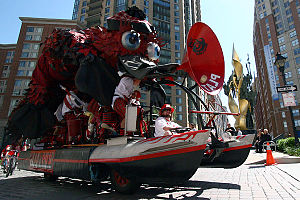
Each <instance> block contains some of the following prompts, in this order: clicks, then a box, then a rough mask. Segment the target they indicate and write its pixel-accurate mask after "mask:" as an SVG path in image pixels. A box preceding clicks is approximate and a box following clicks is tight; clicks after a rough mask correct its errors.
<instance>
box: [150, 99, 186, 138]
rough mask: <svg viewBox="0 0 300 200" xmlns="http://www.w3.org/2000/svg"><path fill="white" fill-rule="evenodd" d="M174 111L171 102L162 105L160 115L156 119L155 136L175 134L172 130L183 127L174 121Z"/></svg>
mask: <svg viewBox="0 0 300 200" xmlns="http://www.w3.org/2000/svg"><path fill="white" fill-rule="evenodd" d="M173 112H174V108H173V107H172V106H171V105H169V104H165V105H163V106H162V107H161V109H160V111H159V116H160V117H158V118H157V119H156V120H155V133H154V136H155V137H160V136H166V135H173V134H172V132H171V131H172V130H174V129H176V128H181V126H180V125H179V124H177V123H175V122H173V121H172V114H173Z"/></svg>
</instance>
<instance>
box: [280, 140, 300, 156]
mask: <svg viewBox="0 0 300 200" xmlns="http://www.w3.org/2000/svg"><path fill="white" fill-rule="evenodd" d="M277 147H278V148H277V149H278V151H281V152H284V153H287V154H288V155H290V156H300V147H296V146H295V138H294V137H289V138H286V139H280V140H278V141H277Z"/></svg>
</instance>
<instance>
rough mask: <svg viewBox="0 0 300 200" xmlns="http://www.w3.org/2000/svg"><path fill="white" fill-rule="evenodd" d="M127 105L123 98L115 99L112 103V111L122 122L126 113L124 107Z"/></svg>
mask: <svg viewBox="0 0 300 200" xmlns="http://www.w3.org/2000/svg"><path fill="white" fill-rule="evenodd" d="M127 104H128V101H126V100H125V99H123V98H117V99H116V100H115V103H114V110H115V111H116V113H117V114H118V115H119V119H120V121H122V120H123V119H124V118H125V113H126V105H127Z"/></svg>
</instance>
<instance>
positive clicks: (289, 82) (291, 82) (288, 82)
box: [286, 81, 294, 85]
mask: <svg viewBox="0 0 300 200" xmlns="http://www.w3.org/2000/svg"><path fill="white" fill-rule="evenodd" d="M286 84H287V85H294V81H287V82H286Z"/></svg>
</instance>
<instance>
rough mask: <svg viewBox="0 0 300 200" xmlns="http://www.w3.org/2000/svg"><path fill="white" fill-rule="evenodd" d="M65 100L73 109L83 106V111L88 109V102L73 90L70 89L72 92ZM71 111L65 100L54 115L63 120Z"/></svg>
mask: <svg viewBox="0 0 300 200" xmlns="http://www.w3.org/2000/svg"><path fill="white" fill-rule="evenodd" d="M64 100H66V101H67V102H68V104H69V105H70V106H71V107H72V108H73V109H74V108H80V107H82V111H83V112H85V111H87V106H88V104H87V103H85V102H84V101H82V100H81V99H79V97H77V96H76V94H75V93H74V92H73V91H70V94H67V95H66V97H65V99H64ZM70 111H71V108H69V107H68V106H67V105H66V103H65V102H63V103H61V104H60V105H59V106H58V108H57V110H56V112H55V113H54V115H55V116H56V118H57V119H58V121H61V120H62V119H63V116H64V115H65V114H66V113H67V112H70Z"/></svg>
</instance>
